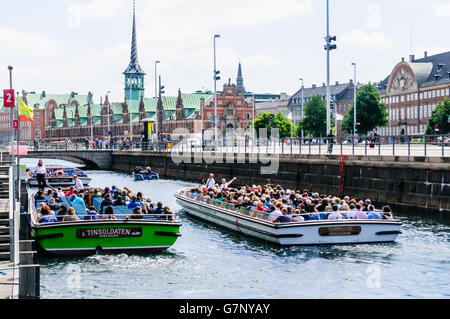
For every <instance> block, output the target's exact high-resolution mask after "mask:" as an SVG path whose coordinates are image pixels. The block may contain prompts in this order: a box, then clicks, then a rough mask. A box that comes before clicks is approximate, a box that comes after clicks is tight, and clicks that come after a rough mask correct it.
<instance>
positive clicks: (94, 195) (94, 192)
mask: <svg viewBox="0 0 450 319" xmlns="http://www.w3.org/2000/svg"><path fill="white" fill-rule="evenodd" d="M92 197H102V193H100V191H99V190H98V188H94V191H93V192H92Z"/></svg>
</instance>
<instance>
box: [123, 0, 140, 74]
mask: <svg viewBox="0 0 450 319" xmlns="http://www.w3.org/2000/svg"><path fill="white" fill-rule="evenodd" d="M132 73H134V74H145V72H144V71H143V70H142V68H141V66H140V65H139V62H138V52H137V39H136V2H135V0H133V34H132V37H131V56H130V64H129V65H128V67H127V69H126V70H125V72H124V73H123V74H132Z"/></svg>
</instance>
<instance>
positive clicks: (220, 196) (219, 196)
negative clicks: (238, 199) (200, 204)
mask: <svg viewBox="0 0 450 319" xmlns="http://www.w3.org/2000/svg"><path fill="white" fill-rule="evenodd" d="M216 199H217V200H218V201H219V202H223V201H224V200H225V198H224V197H223V194H222V193H218V194H217V195H216Z"/></svg>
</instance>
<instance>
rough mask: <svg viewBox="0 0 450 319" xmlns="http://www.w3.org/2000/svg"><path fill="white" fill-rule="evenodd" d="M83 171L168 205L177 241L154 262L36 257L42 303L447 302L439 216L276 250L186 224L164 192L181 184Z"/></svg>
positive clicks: (448, 251)
mask: <svg viewBox="0 0 450 319" xmlns="http://www.w3.org/2000/svg"><path fill="white" fill-rule="evenodd" d="M52 162H54V161H52ZM27 164H28V165H32V164H33V162H32V161H30V162H29V163H27ZM89 174H90V176H91V177H92V179H93V180H92V184H91V186H94V187H95V186H96V187H106V186H112V185H115V186H118V187H121V188H122V187H125V186H127V187H130V188H131V189H132V190H134V191H135V192H137V191H142V192H143V193H144V195H145V196H146V197H150V198H152V199H153V200H154V201H162V202H163V203H165V204H167V205H168V206H170V207H171V208H172V209H173V210H174V211H176V213H177V216H178V218H179V219H180V220H181V222H182V224H183V226H182V228H181V233H182V237H181V238H179V239H178V241H177V242H176V244H175V245H174V246H172V247H171V248H170V249H169V250H168V251H166V252H165V253H162V254H158V255H149V256H127V255H125V254H122V255H116V256H101V255H99V256H92V257H83V258H64V259H51V258H49V259H41V260H40V264H41V294H42V298H50V299H52V298H86V299H92V298H106V299H109V298H114V299H116V298H139V299H140V298H163V299H166V298H188V299H191V298H192V299H197V298H213V299H217V298H225V299H228V298H264V299H278V298H287V299H291V298H331V299H335V298H449V297H450V222H449V219H448V218H442V217H433V218H430V217H428V218H424V217H422V216H412V215H403V216H399V217H400V219H401V220H402V221H403V222H404V226H403V234H402V235H401V236H400V237H399V239H398V241H397V242H396V243H392V244H377V245H356V246H351V245H349V246H334V247H293V248H281V247H278V246H274V245H272V244H267V243H264V242H261V241H257V240H252V239H249V238H246V237H244V236H241V235H239V234H235V233H232V232H229V231H226V230H222V229H220V228H217V227H214V226H210V225H208V224H205V223H203V222H201V221H198V220H195V219H193V218H191V217H188V216H187V215H186V214H185V213H184V212H183V210H182V209H181V207H180V206H179V205H178V204H177V203H176V201H175V198H174V197H173V194H174V193H175V191H176V190H178V189H181V188H184V187H189V186H192V185H193V184H191V183H186V182H183V181H171V180H160V181H145V182H135V181H134V180H133V178H132V176H131V175H126V174H119V173H113V172H106V171H90V172H89ZM205 178H206V177H205Z"/></svg>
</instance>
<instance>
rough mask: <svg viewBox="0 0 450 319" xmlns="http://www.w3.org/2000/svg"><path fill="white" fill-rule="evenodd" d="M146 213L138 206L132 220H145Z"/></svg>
mask: <svg viewBox="0 0 450 319" xmlns="http://www.w3.org/2000/svg"><path fill="white" fill-rule="evenodd" d="M143 218H144V213H143V212H142V207H141V206H136V207H134V209H133V214H132V215H131V219H143Z"/></svg>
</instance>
